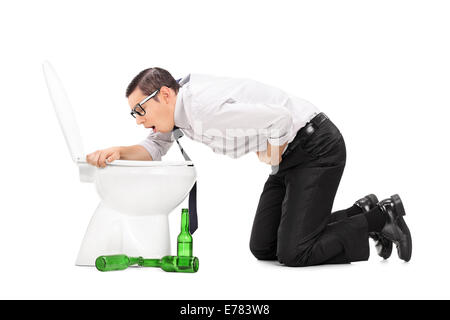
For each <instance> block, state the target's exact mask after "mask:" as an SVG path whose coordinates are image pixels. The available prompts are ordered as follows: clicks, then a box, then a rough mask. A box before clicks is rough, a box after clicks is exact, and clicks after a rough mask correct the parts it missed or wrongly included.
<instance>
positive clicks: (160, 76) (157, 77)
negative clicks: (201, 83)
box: [126, 67, 180, 102]
mask: <svg viewBox="0 0 450 320" xmlns="http://www.w3.org/2000/svg"><path fill="white" fill-rule="evenodd" d="M162 86H166V87H169V88H172V89H173V90H174V91H175V93H178V89H179V88H180V85H179V84H178V82H177V81H176V80H175V79H174V77H172V75H171V74H170V73H169V71H167V70H164V69H162V68H158V67H154V68H148V69H145V70H142V71H141V72H139V74H138V75H137V76H135V77H134V79H133V80H132V81H131V82H130V84H129V85H128V87H127V91H126V97H127V98H128V97H129V96H130V94H131V93H132V92H133V91H134V90H136V88H139V89H141V91H142V92H143V93H144V94H145V95H150V94H152V93H153V92H154V91H156V90H158V89H160V88H161V87H162ZM154 99H155V100H156V101H158V102H159V100H158V97H157V96H155V97H154Z"/></svg>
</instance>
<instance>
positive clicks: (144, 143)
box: [138, 140, 161, 161]
mask: <svg viewBox="0 0 450 320" xmlns="http://www.w3.org/2000/svg"><path fill="white" fill-rule="evenodd" d="M138 145H140V146H143V147H144V148H145V150H147V152H148V153H149V154H150V155H151V157H152V159H153V161H161V153H160V152H159V150H158V149H157V148H155V147H154V146H152V145H151V144H149V143H148V141H147V140H144V141H141V142H139V143H138Z"/></svg>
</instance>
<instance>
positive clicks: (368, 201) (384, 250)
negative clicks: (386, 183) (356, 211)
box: [355, 194, 392, 259]
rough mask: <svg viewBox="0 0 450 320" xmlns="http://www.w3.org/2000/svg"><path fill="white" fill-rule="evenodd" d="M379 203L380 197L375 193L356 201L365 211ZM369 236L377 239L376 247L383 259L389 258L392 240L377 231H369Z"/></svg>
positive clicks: (374, 239)
mask: <svg viewBox="0 0 450 320" xmlns="http://www.w3.org/2000/svg"><path fill="white" fill-rule="evenodd" d="M377 204H378V198H377V196H376V195H374V194H369V195H367V196H365V197H364V198H361V199H359V200H358V201H356V202H355V205H356V206H358V207H360V208H361V209H362V210H363V212H369V211H370V210H372V209H373V208H375V207H376V206H377ZM369 237H370V238H371V239H372V240H373V241H375V248H376V249H377V253H378V255H379V256H380V257H382V258H383V259H388V258H389V257H390V256H391V253H392V241H391V240H389V239H386V238H385V237H384V236H382V235H380V234H379V233H377V232H369Z"/></svg>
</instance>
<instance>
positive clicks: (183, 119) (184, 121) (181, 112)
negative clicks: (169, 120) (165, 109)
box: [174, 74, 191, 129]
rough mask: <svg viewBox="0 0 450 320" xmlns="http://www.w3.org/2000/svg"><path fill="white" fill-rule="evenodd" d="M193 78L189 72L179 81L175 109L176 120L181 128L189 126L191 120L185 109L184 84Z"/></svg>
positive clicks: (176, 123)
mask: <svg viewBox="0 0 450 320" xmlns="http://www.w3.org/2000/svg"><path fill="white" fill-rule="evenodd" d="M190 79H191V75H190V74H188V75H187V76H186V77H184V78H183V79H181V80H180V81H179V84H180V89H179V90H178V93H177V101H176V103H175V111H174V122H175V125H176V126H177V127H179V128H181V129H184V128H188V127H189V121H188V118H187V116H186V110H185V109H184V97H183V96H184V93H185V90H186V87H184V85H185V84H186V83H188V82H189V81H190Z"/></svg>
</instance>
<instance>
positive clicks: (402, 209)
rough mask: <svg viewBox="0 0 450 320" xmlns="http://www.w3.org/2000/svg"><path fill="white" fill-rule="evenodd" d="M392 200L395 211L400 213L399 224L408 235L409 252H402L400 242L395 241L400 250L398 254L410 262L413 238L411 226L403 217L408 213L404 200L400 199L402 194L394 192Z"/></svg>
mask: <svg viewBox="0 0 450 320" xmlns="http://www.w3.org/2000/svg"><path fill="white" fill-rule="evenodd" d="M391 199H392V202H394V207H395V211H396V212H397V214H398V224H399V225H401V228H402V229H403V230H404V231H405V233H406V236H407V239H406V240H407V242H408V246H407V248H408V251H407V252H401V251H400V246H399V243H398V242H394V243H395V245H396V246H397V252H398V256H399V258H400V259H402V260H404V261H406V262H408V261H409V260H411V255H412V238H411V232H410V231H409V228H408V226H407V224H406V222H405V220H404V219H403V216H405V215H406V212H405V207H404V206H403V202H402V200H401V199H400V196H399V195H398V194H394V195H393V196H391Z"/></svg>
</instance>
